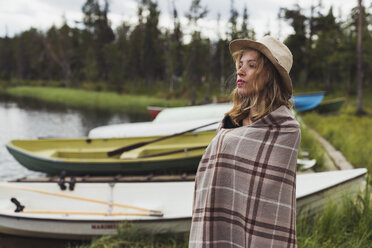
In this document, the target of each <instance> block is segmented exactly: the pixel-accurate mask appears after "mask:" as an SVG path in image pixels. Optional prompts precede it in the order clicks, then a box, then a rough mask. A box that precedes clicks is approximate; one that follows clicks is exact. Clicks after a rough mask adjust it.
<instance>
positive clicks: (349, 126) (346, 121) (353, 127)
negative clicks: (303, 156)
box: [304, 113, 372, 176]
mask: <svg viewBox="0 0 372 248" xmlns="http://www.w3.org/2000/svg"><path fill="white" fill-rule="evenodd" d="M304 121H305V122H306V124H307V125H309V126H310V127H312V128H314V129H315V130H316V131H317V132H318V133H319V134H320V135H322V136H323V137H324V138H325V139H327V140H328V141H329V142H330V143H331V144H332V145H333V146H334V147H335V148H336V149H337V150H340V151H341V153H342V154H343V155H344V156H345V157H346V159H347V160H348V161H349V162H350V163H351V164H352V165H353V166H355V167H363V168H367V169H368V171H369V174H370V176H371V175H372V156H371V151H372V139H371V137H372V129H371V127H372V117H371V116H363V117H357V116H355V115H351V114H347V113H343V114H341V115H338V116H323V115H319V114H317V113H309V114H306V115H305V116H304Z"/></svg>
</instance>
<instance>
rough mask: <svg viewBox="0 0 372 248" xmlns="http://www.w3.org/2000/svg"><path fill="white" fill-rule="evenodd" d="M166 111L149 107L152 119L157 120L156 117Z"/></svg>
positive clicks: (161, 108)
mask: <svg viewBox="0 0 372 248" xmlns="http://www.w3.org/2000/svg"><path fill="white" fill-rule="evenodd" d="M163 109H164V107H155V106H147V111H148V112H149V115H150V116H151V118H152V119H155V117H156V116H157V115H158V114H159V113H160V112H161V111H162V110H163Z"/></svg>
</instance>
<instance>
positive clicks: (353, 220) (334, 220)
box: [297, 184, 372, 248]
mask: <svg viewBox="0 0 372 248" xmlns="http://www.w3.org/2000/svg"><path fill="white" fill-rule="evenodd" d="M367 185H368V184H367ZM297 242H298V247H301V248H334V247H337V248H370V247H372V204H371V192H370V191H369V190H368V189H366V190H365V191H364V193H360V194H359V195H358V197H357V198H356V199H355V198H354V199H353V198H351V197H346V198H344V199H343V202H342V203H341V204H339V203H337V202H330V203H329V204H328V205H327V207H326V208H325V210H324V211H323V212H322V213H320V214H318V215H317V216H315V217H306V216H302V218H297Z"/></svg>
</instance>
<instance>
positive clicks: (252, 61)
mask: <svg viewBox="0 0 372 248" xmlns="http://www.w3.org/2000/svg"><path fill="white" fill-rule="evenodd" d="M258 55H259V54H258V52H257V51H255V50H246V51H244V52H243V56H242V57H241V59H240V61H239V69H238V71H237V81H236V84H237V87H238V93H239V94H240V95H241V96H250V95H252V94H253V93H254V92H255V87H254V84H253V82H254V80H255V77H256V72H257V67H258V61H257V58H258ZM256 83H257V88H258V91H261V90H262V89H263V87H264V80H263V73H260V75H259V77H258V78H256Z"/></svg>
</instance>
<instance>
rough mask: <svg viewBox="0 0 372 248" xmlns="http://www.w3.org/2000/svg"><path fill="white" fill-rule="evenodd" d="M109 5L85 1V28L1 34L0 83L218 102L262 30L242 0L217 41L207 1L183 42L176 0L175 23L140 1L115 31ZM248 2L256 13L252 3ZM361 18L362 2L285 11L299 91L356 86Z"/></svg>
mask: <svg viewBox="0 0 372 248" xmlns="http://www.w3.org/2000/svg"><path fill="white" fill-rule="evenodd" d="M371 8H372V6H369V7H365V6H363V8H362V12H363V15H362V18H363V27H362V30H363V32H362V33H363V36H362V37H363V42H362V44H363V45H362V71H363V74H362V79H363V80H362V81H363V83H364V88H368V87H369V86H370V79H369V78H371V76H372V75H371V74H372V66H371V63H372V33H371V30H372V26H371V24H372V18H371V14H370V13H371ZM109 10H110V7H109V1H108V0H105V1H104V2H102V1H99V0H87V1H86V2H85V4H84V5H83V6H82V12H83V20H81V24H82V25H80V26H81V27H79V28H77V27H70V26H69V25H68V24H67V21H64V24H63V25H62V26H61V27H56V26H51V27H50V28H49V29H48V30H47V31H40V30H37V29H34V28H31V29H29V30H26V31H24V32H21V33H19V34H17V35H15V36H14V37H7V36H6V37H2V38H0V58H1V59H0V81H2V82H5V83H6V84H8V85H12V84H13V85H19V84H22V85H27V84H28V82H30V83H31V82H35V81H38V82H42V83H41V84H42V85H43V86H48V85H51V86H55V85H53V84H56V82H58V84H59V85H57V86H64V87H74V88H81V87H83V86H84V85H85V84H86V83H87V82H89V84H90V85H93V86H91V87H92V89H94V90H110V91H116V92H120V93H123V92H141V90H143V91H146V89H147V90H149V89H150V90H151V91H150V92H152V91H153V90H154V89H158V90H166V91H168V92H169V94H170V95H171V96H172V94H173V96H175V97H178V96H180V95H182V96H185V94H186V96H187V97H189V98H190V99H191V102H192V103H195V99H196V92H197V91H199V90H202V91H203V92H205V100H206V101H210V100H211V99H210V95H211V92H217V94H218V93H223V92H224V91H226V88H228V85H229V84H230V82H232V81H233V78H234V73H233V71H234V65H233V62H232V59H231V57H230V54H229V51H228V44H229V41H231V40H233V39H236V38H250V39H255V38H256V34H255V30H254V27H252V26H251V25H250V24H249V15H248V13H249V11H248V8H247V7H245V8H244V9H243V10H242V11H241V13H240V12H239V11H238V10H237V9H236V8H235V6H234V0H231V1H230V18H229V21H228V22H229V23H228V27H229V28H228V32H227V33H226V34H221V33H220V34H219V35H218V39H217V40H211V39H210V38H208V37H205V36H204V35H203V32H202V30H201V28H200V27H198V23H199V22H200V20H202V19H203V18H205V17H206V16H207V15H208V7H207V6H204V5H203V4H202V3H201V1H200V0H192V1H191V4H190V8H189V10H188V12H187V13H186V14H185V17H186V18H187V19H188V26H189V27H191V30H192V32H191V34H187V35H190V37H191V38H190V41H189V42H185V35H186V34H185V33H184V31H183V30H184V28H185V27H183V26H182V25H181V22H180V16H179V14H178V11H177V9H176V7H175V5H174V4H173V25H172V26H173V27H172V28H170V29H166V28H163V27H159V17H160V15H161V12H160V10H159V8H158V4H157V2H156V1H155V0H140V1H139V2H138V8H137V19H138V20H137V23H136V24H135V25H130V24H128V23H126V22H123V23H122V24H121V25H120V26H119V27H118V28H117V29H115V30H113V29H112V27H111V23H110V20H109V18H108V13H109ZM249 10H250V11H254V9H253V7H252V9H249ZM306 13H308V14H306ZM358 16H359V9H358V3H357V1H355V8H353V9H352V10H351V12H350V13H349V14H348V16H347V17H346V18H345V17H341V16H338V17H337V16H336V15H335V13H334V10H333V8H332V7H331V8H330V9H325V8H324V7H323V6H322V5H321V1H320V2H319V3H318V4H317V5H313V6H311V7H310V9H303V8H302V7H301V6H299V5H293V6H291V7H288V8H287V7H283V8H281V9H280V10H279V12H278V17H277V18H278V19H277V21H278V22H279V21H283V22H286V23H288V24H289V25H290V26H291V27H292V28H293V32H292V33H291V34H290V35H288V36H287V37H286V38H285V39H284V43H285V44H286V45H287V46H288V47H289V48H290V50H291V51H292V53H293V57H294V62H293V67H292V71H291V77H292V80H293V85H294V88H295V89H297V90H313V89H317V90H326V91H328V92H332V91H335V90H341V91H343V92H348V93H350V94H355V93H356V89H357V77H356V74H357V52H356V51H357V25H358ZM221 25H222V24H221ZM223 25H225V23H224V24H223ZM275 33H277V32H275ZM267 34H270V31H267ZM271 35H273V36H275V34H271ZM148 93H149V92H148ZM177 94H178V95H177Z"/></svg>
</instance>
